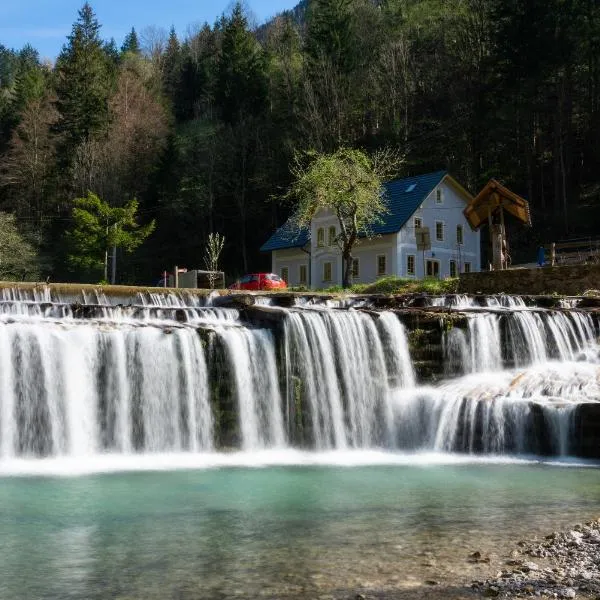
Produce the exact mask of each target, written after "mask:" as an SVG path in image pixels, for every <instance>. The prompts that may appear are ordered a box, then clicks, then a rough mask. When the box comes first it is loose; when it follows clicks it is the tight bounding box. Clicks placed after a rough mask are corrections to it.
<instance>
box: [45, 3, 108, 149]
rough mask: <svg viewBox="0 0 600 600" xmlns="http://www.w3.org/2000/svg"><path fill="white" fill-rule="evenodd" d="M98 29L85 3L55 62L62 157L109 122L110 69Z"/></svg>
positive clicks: (90, 10)
mask: <svg viewBox="0 0 600 600" xmlns="http://www.w3.org/2000/svg"><path fill="white" fill-rule="evenodd" d="M99 32H100V24H99V23H98V20H97V19H96V16H95V14H94V11H93V10H92V7H91V6H90V5H89V4H88V3H87V2H86V3H85V4H84V5H83V8H82V9H81V10H80V11H79V18H78V20H77V21H76V22H75V23H74V25H73V29H72V32H71V34H70V35H69V37H68V42H67V44H66V45H65V46H64V47H63V49H62V52H61V53H60V56H59V57H58V61H57V71H58V81H57V86H56V88H57V89H56V92H57V97H58V100H57V108H58V111H59V114H60V119H59V122H58V125H57V130H58V132H59V133H61V134H62V135H63V141H64V147H63V148H62V150H63V152H62V155H63V158H67V157H68V156H69V154H70V152H71V151H72V150H73V149H74V148H75V147H76V146H77V145H78V144H79V143H81V142H82V141H85V140H87V139H88V138H89V137H90V136H91V135H92V134H94V133H95V132H97V131H98V130H100V129H102V128H103V127H105V126H106V124H107V122H108V96H109V90H110V85H111V81H110V69H109V61H108V58H107V54H106V52H105V49H104V47H103V44H102V40H101V39H100V34H99Z"/></svg>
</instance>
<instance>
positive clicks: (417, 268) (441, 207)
mask: <svg viewBox="0 0 600 600" xmlns="http://www.w3.org/2000/svg"><path fill="white" fill-rule="evenodd" d="M385 198H386V202H387V209H388V210H387V213H386V214H385V215H384V216H383V222H382V223H381V224H377V225H374V226H373V228H372V231H373V236H372V238H371V239H367V238H361V239H360V240H359V242H358V243H357V244H356V245H355V246H354V249H353V251H352V255H353V257H354V262H353V282H354V283H370V282H373V281H375V280H376V279H377V278H378V277H385V276H388V275H397V276H399V277H414V278H416V279H422V278H423V277H425V276H427V277H440V278H446V277H455V276H457V275H458V273H462V272H469V271H479V270H480V266H481V251H480V239H479V238H480V236H479V231H473V230H472V229H471V227H470V226H469V224H468V222H467V220H466V218H465V216H464V214H463V211H464V209H465V208H466V206H467V204H468V203H469V202H470V201H471V200H472V196H471V194H469V192H467V191H466V190H465V189H464V188H463V187H462V186H461V185H460V184H459V183H458V182H457V181H456V180H455V179H454V178H453V177H451V176H450V175H449V174H448V173H446V172H445V171H436V172H435V173H427V174H425V175H419V176H417V177H407V178H405V179H397V180H394V181H390V182H388V183H386V184H385ZM419 228H429V232H430V239H431V249H430V250H426V251H425V252H422V251H420V250H417V243H416V236H415V229H419ZM338 233H339V223H338V220H337V218H336V217H335V215H334V214H333V213H331V212H328V211H321V212H319V213H317V215H316V216H315V218H314V219H313V221H312V223H311V227H310V230H309V229H308V228H307V229H303V230H300V231H298V230H295V231H294V230H292V228H291V225H290V223H289V222H288V223H286V224H285V225H283V226H282V227H280V228H279V229H278V230H277V231H276V232H275V233H274V234H273V235H272V236H271V237H270V238H269V240H268V241H267V242H266V243H265V244H264V245H263V246H262V248H261V250H262V251H263V252H271V257H272V270H273V273H277V274H278V275H280V276H281V277H282V278H283V279H285V280H286V281H287V282H288V284H289V285H290V286H299V285H303V286H308V287H311V288H317V289H318V288H327V287H330V286H332V285H336V284H341V283H342V255H341V251H340V248H339V247H338V245H337V242H336V238H337V235H338Z"/></svg>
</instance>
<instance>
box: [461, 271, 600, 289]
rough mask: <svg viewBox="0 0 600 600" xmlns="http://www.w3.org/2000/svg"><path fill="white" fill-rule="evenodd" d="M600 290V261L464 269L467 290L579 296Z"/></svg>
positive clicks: (463, 280)
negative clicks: (476, 269) (512, 267)
mask: <svg viewBox="0 0 600 600" xmlns="http://www.w3.org/2000/svg"><path fill="white" fill-rule="evenodd" d="M592 289H594V290H600V265H569V266H559V267H543V268H537V269H509V270H507V271H482V272H481V273H463V274H462V275H461V276H460V282H459V291H460V293H463V294H499V293H506V294H553V293H557V294H562V295H566V296H577V295H580V294H583V293H584V292H586V291H587V290H592Z"/></svg>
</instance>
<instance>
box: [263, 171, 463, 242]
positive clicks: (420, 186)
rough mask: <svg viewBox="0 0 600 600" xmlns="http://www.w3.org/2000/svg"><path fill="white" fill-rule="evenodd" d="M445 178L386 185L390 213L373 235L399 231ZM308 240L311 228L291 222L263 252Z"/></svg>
mask: <svg viewBox="0 0 600 600" xmlns="http://www.w3.org/2000/svg"><path fill="white" fill-rule="evenodd" d="M446 175H447V173H446V171H435V172H434V173H426V174H425V175H417V176H415V177H405V178H404V179H395V180H394V181H388V182H387V183H385V184H384V189H385V198H386V202H387V213H385V214H384V215H383V217H382V222H381V223H378V224H376V225H373V227H372V228H371V231H372V233H373V234H374V235H384V234H386V233H397V232H398V231H400V229H402V227H403V226H404V224H405V223H406V222H407V221H408V220H409V219H410V217H411V216H412V214H413V213H414V212H415V211H416V210H417V208H419V206H421V203H422V202H423V201H424V200H425V198H427V196H429V194H431V192H432V191H433V190H434V189H435V187H436V186H437V185H438V184H439V183H440V182H441V181H442V179H444V177H446ZM450 180H451V183H453V184H454V185H455V187H458V188H459V189H460V190H462V188H461V187H460V185H459V184H458V183H456V182H455V181H454V180H453V179H452V178H450ZM462 191H464V190H462ZM469 198H470V196H469ZM309 239H310V231H309V229H308V228H304V229H296V230H294V229H293V226H292V225H291V222H290V221H289V220H288V221H287V222H286V223H285V224H284V225H283V226H282V227H280V228H279V229H278V230H277V231H276V232H275V233H274V234H273V235H272V236H271V237H270V238H269V239H268V241H267V242H266V243H265V244H263V245H262V247H261V251H262V252H271V251H273V250H283V249H285V248H301V247H303V246H305V245H306V244H307V243H308V241H309Z"/></svg>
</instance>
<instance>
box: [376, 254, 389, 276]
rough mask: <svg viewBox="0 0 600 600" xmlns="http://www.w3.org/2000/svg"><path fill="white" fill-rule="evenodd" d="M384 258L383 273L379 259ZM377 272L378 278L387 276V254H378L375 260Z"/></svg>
mask: <svg viewBox="0 0 600 600" xmlns="http://www.w3.org/2000/svg"><path fill="white" fill-rule="evenodd" d="M380 258H383V266H384V270H383V273H380V272H379V259H380ZM375 272H376V273H377V277H384V276H385V275H387V272H388V270H387V254H378V255H377V257H376V258H375Z"/></svg>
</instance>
